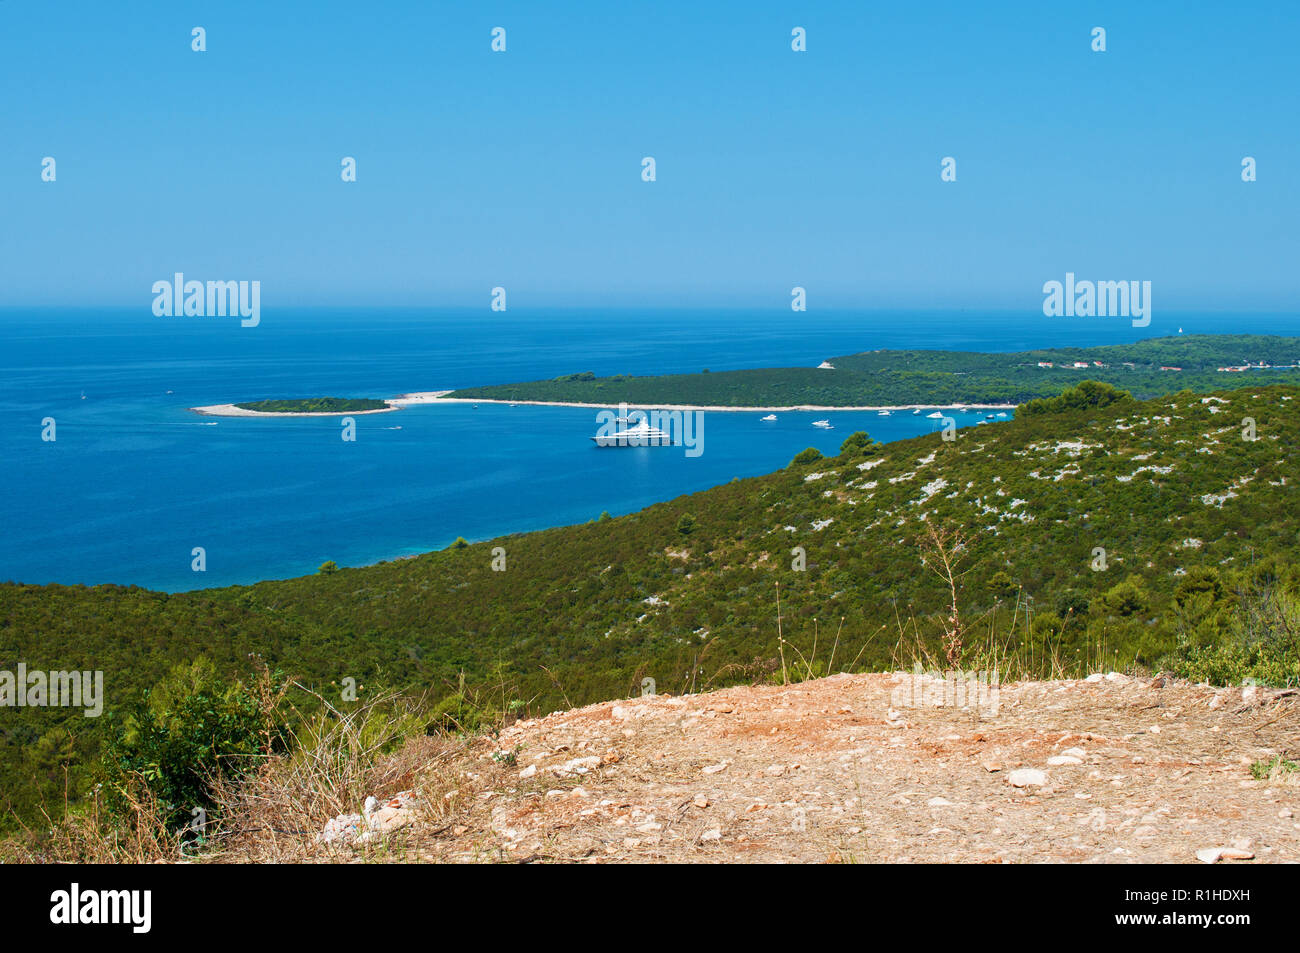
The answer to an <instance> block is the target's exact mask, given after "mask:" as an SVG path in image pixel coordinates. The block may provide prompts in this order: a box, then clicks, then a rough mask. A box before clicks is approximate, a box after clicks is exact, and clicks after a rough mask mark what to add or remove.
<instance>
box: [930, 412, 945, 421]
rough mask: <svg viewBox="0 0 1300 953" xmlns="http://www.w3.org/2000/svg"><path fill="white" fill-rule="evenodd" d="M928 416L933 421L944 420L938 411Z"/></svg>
mask: <svg viewBox="0 0 1300 953" xmlns="http://www.w3.org/2000/svg"><path fill="white" fill-rule="evenodd" d="M926 416H927V417H929V418H930V419H931V420H942V419H943V414H941V413H939V411H937V410H936V411H935V412H934V413H932V414H926Z"/></svg>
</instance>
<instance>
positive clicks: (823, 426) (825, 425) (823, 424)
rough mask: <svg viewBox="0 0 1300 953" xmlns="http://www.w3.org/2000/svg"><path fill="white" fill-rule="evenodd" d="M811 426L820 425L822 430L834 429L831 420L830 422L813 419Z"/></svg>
mask: <svg viewBox="0 0 1300 953" xmlns="http://www.w3.org/2000/svg"><path fill="white" fill-rule="evenodd" d="M813 426H814V427H820V428H821V429H822V430H832V429H834V428H832V427H831V422H830V421H829V420H814V421H813Z"/></svg>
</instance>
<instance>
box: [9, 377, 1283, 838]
mask: <svg viewBox="0 0 1300 953" xmlns="http://www.w3.org/2000/svg"><path fill="white" fill-rule="evenodd" d="M1236 379H1238V380H1239V379H1240V378H1236ZM1081 395H1082V396H1081ZM1089 395H1091V396H1089ZM1109 396H1113V395H1109ZM1104 399H1108V395H1107V394H1106V390H1105V389H1104V388H1099V389H1098V388H1094V389H1092V390H1091V391H1087V392H1076V393H1075V394H1074V395H1073V396H1072V397H1070V398H1069V399H1066V400H1063V401H1059V402H1046V403H1045V404H1043V405H1040V406H1037V407H1035V408H1034V409H1035V410H1036V411H1037V412H1027V413H1022V414H1020V415H1019V416H1018V418H1017V419H1015V420H1011V421H1008V422H1005V423H997V424H991V425H986V426H979V427H974V428H969V429H966V430H962V431H960V432H958V434H957V439H956V440H955V441H953V442H945V441H944V440H943V439H942V438H941V435H939V434H933V435H927V436H922V437H917V438H914V439H910V440H903V441H899V442H897V443H893V444H890V445H888V446H879V445H873V444H871V443H870V442H869V441H866V440H862V439H861V438H859V439H857V440H853V439H852V438H851V439H850V441H848V442H847V443H848V447H847V450H846V452H845V453H844V454H843V455H842V456H840V457H836V458H817V455H816V453H815V451H814V452H813V453H810V454H806V455H801V457H804V456H806V457H807V458H809V459H807V460H806V462H800V463H797V464H792V465H791V466H790V467H788V468H786V469H784V470H782V471H779V472H777V473H773V474H770V475H767V476H762V477H756V478H752V479H747V480H736V481H733V482H731V483H728V484H725V485H723V486H720V487H716V488H714V489H711V490H707V491H705V492H702V493H697V494H692V495H689V496H683V497H680V498H678V499H675V500H671V501H669V502H665V503H661V504H658V505H655V506H651V507H649V508H647V509H645V510H642V511H640V512H637V513H633V514H630V515H628V516H624V517H619V518H617V519H609V518H602V519H600V520H593V521H592V522H590V523H587V524H582V525H576V526H570V527H563V528H558V529H551V530H546V531H543V532H536V533H529V534H523V535H516V536H510V537H505V538H502V539H498V540H493V541H490V542H482V543H476V544H471V545H464V544H459V545H457V546H454V547H451V548H449V549H447V550H444V551H441V552H436V553H430V554H426V555H423V556H420V557H418V558H414V559H409V560H399V561H394V562H388V563H381V564H379V565H375V566H370V567H365V568H358V569H338V570H333V571H322V572H321V573H319V574H317V575H313V576H307V577H303V578H298V579H290V580H283V581H274V582H264V583H259V584H257V585H253V586H241V587H231V588H226V589H217V590H205V591H199V592H192V593H179V594H166V593H159V592H151V591H148V590H144V589H140V588H138V587H119V586H96V587H84V586H58V585H47V586H35V585H16V584H4V585H0V657H2V658H3V659H4V661H3V662H0V668H6V669H10V670H12V668H13V667H14V665H15V663H16V660H22V661H25V662H26V663H27V665H28V667H29V669H35V668H45V669H59V670H72V669H102V670H103V671H104V673H105V691H106V695H107V698H108V701H107V706H106V707H107V709H108V713H106V714H105V715H104V717H102V718H99V719H88V718H83V717H82V716H81V713H80V712H79V711H72V710H67V709H6V710H5V711H4V720H3V721H2V722H0V749H2V750H0V790H2V791H3V792H4V797H5V800H6V802H7V803H8V804H9V805H10V806H12V807H14V808H16V809H19V810H20V811H21V812H22V814H23V815H24V816H26V817H27V818H29V819H30V818H31V817H33V806H34V805H35V803H36V802H37V801H38V800H39V799H41V798H45V799H48V800H49V801H50V802H51V803H57V802H59V801H61V799H62V794H63V791H64V789H65V783H66V785H67V789H68V790H69V791H70V792H71V794H72V796H73V798H74V799H75V797H76V796H77V794H78V793H79V792H81V791H83V790H84V789H85V788H86V787H87V786H88V785H90V784H91V783H93V780H94V765H95V763H96V753H97V752H98V751H99V750H100V747H101V745H102V744H103V742H104V740H105V738H106V737H108V736H110V735H112V733H113V732H115V731H117V730H118V729H119V726H120V723H121V722H120V715H121V713H122V712H123V711H125V710H126V709H127V708H128V707H129V706H130V705H132V704H133V703H134V702H135V700H136V699H137V698H138V697H139V695H140V693H141V692H142V691H143V690H144V689H146V688H148V687H149V686H151V685H153V684H154V683H155V682H157V681H158V680H159V679H160V678H161V677H162V676H163V675H164V674H165V673H166V672H167V671H168V669H169V668H170V667H171V666H172V665H173V664H175V663H177V662H180V661H184V660H188V659H192V658H195V657H198V656H206V657H208V658H210V659H212V660H213V662H215V663H216V665H217V667H218V668H219V669H221V670H223V671H225V672H227V673H233V674H241V675H246V674H247V673H248V672H249V671H250V669H252V668H253V667H254V666H255V665H256V664H258V663H259V662H265V663H266V664H268V665H270V666H272V667H273V668H276V669H279V670H282V671H284V672H286V673H288V674H290V675H292V676H294V677H296V678H297V679H298V680H300V681H301V682H302V683H303V684H305V685H307V686H308V687H311V688H314V689H316V690H318V691H320V692H322V693H323V694H326V695H328V696H330V697H332V698H337V697H338V686H339V685H340V684H341V683H342V680H343V679H345V678H347V677H352V678H355V679H356V680H357V683H358V685H359V686H360V691H361V694H362V696H363V697H365V696H367V695H368V694H373V693H374V692H376V691H378V690H379V689H380V688H381V687H385V686H389V687H395V688H403V689H424V690H428V691H429V692H430V693H431V694H432V695H434V696H450V695H452V694H454V693H455V692H457V691H458V685H459V684H460V683H461V679H462V677H463V679H464V682H465V684H466V685H468V686H470V687H481V686H492V687H493V689H492V690H493V692H494V693H498V694H499V696H500V698H499V701H500V703H501V704H502V705H505V704H508V703H509V702H511V701H513V700H519V701H521V702H523V703H524V704H525V706H526V708H527V709H528V710H529V711H532V712H539V711H545V710H548V709H552V708H557V707H568V706H569V705H579V704H583V703H586V702H591V701H594V700H598V699H603V698H609V697H618V696H625V695H629V694H636V693H638V692H639V686H640V684H641V680H642V679H643V678H646V677H650V678H653V679H655V681H656V683H657V686H658V688H659V690H660V691H669V692H674V693H676V692H682V691H689V690H692V689H695V690H703V689H704V688H705V687H714V686H718V685H725V684H730V683H735V682H747V681H751V680H753V679H755V678H769V677H773V675H772V673H773V672H774V671H775V670H776V668H777V665H778V659H779V658H780V657H781V655H782V654H784V656H785V658H786V661H787V663H788V664H790V665H791V666H794V665H797V664H798V662H797V659H798V658H799V657H800V655H802V656H803V657H804V658H808V659H812V658H815V659H816V663H815V664H814V665H810V666H808V667H807V671H811V672H813V673H816V672H823V673H824V672H825V671H826V670H827V668H828V667H829V666H828V663H829V662H830V658H829V655H830V651H831V644H832V640H835V642H834V644H835V658H834V666H833V669H834V670H841V669H845V668H849V667H852V668H853V669H855V670H863V669H880V668H882V667H894V666H901V665H906V664H909V663H910V660H911V659H912V657H913V655H914V653H915V652H916V651H917V650H916V645H915V643H918V642H919V643H920V645H921V646H922V647H923V650H924V651H926V652H930V653H936V654H941V653H942V640H943V636H944V632H945V628H946V627H947V626H946V620H947V619H948V617H949V613H950V609H949V605H948V600H949V594H948V590H947V587H946V585H945V584H944V582H943V581H942V580H941V579H940V578H939V577H938V576H937V575H936V574H935V573H934V572H931V571H929V568H932V567H934V566H935V565H936V556H937V553H936V552H935V551H934V550H933V549H927V544H926V540H927V538H928V537H929V531H928V529H927V522H928V524H929V525H930V526H932V527H934V528H935V530H936V532H938V533H939V534H940V536H941V537H944V538H946V539H947V542H948V544H949V546H948V549H949V552H950V553H951V554H954V555H955V556H956V558H957V560H958V570H957V572H958V576H959V578H958V586H959V606H960V618H961V620H962V624H963V626H964V629H965V637H964V640H963V646H962V651H961V655H960V661H961V664H963V665H966V666H979V665H984V666H989V665H991V664H998V665H1000V666H1002V667H1003V670H1004V671H1005V669H1006V667H1007V666H1011V667H1012V670H1013V671H1031V672H1038V673H1042V674H1047V673H1052V672H1061V671H1065V672H1082V671H1085V670H1095V669H1097V668H1104V669H1110V668H1116V669H1123V668H1125V667H1132V666H1139V667H1157V666H1163V667H1167V666H1176V667H1177V668H1178V670H1179V671H1181V672H1184V673H1186V674H1189V675H1192V676H1194V677H1198V678H1200V677H1206V678H1211V679H1214V680H1218V681H1225V680H1237V679H1239V678H1240V677H1242V676H1243V675H1244V674H1249V675H1253V676H1255V677H1259V678H1262V679H1265V680H1267V681H1270V682H1286V681H1292V682H1295V681H1300V663H1298V662H1297V659H1298V658H1300V655H1298V654H1297V650H1296V638H1297V636H1296V632H1300V609H1297V600H1296V598H1295V593H1296V590H1297V587H1298V586H1300V568H1297V565H1296V564H1297V563H1300V557H1297V543H1298V542H1300V506H1297V505H1296V499H1295V494H1296V489H1295V484H1296V477H1295V473H1294V465H1293V454H1294V452H1295V447H1296V445H1297V439H1298V438H1300V422H1298V421H1297V412H1296V411H1297V408H1300V388H1295V387H1263V386H1252V387H1248V388H1246V389H1243V390H1237V391H1231V392H1224V393H1221V394H1219V395H1217V396H1214V397H1203V396H1201V395H1193V394H1191V393H1186V392H1183V393H1178V394H1175V395H1173V396H1171V397H1165V398H1160V399H1157V400H1152V401H1148V402H1137V401H1134V400H1131V399H1127V398H1124V399H1120V400H1118V401H1117V402H1115V403H1111V404H1109V406H1104V407H1102V406H1098V405H1097V404H1098V403H1099V402H1101V401H1104ZM1252 432H1253V435H1254V436H1255V437H1256V438H1257V439H1254V440H1249V439H1245V438H1246V437H1248V436H1251V435H1252ZM949 534H960V536H961V538H960V539H956V538H949ZM497 547H500V548H502V549H504V558H505V569H504V571H495V570H494V569H493V562H494V558H495V557H499V556H500V555H501V554H500V552H497V553H494V549H495V548H497ZM796 547H800V548H802V550H803V551H804V552H805V554H806V567H805V570H804V571H796V569H794V568H792V562H794V561H796V560H798V559H799V556H798V554H797V553H794V552H792V550H794V549H795V548H796ZM1100 550H1104V554H1099V551H1100ZM923 559H925V560H927V562H926V563H923ZM497 565H500V561H499V559H498V561H497ZM323 568H324V567H323ZM331 568H332V567H331ZM778 584H779V588H780V632H781V633H782V634H783V635H784V637H785V639H787V640H788V643H789V644H788V645H780V644H778V608H777V596H778V592H777V589H778ZM815 640H816V642H817V648H816V650H815V651H814V648H813V646H814V641H815ZM900 643H901V645H900ZM776 677H779V672H778V674H777V676H776ZM65 764H66V765H70V766H71V767H70V770H69V772H68V774H67V776H66V778H65V774H64V769H63V765H65Z"/></svg>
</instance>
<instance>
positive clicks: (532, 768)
mask: <svg viewBox="0 0 1300 953" xmlns="http://www.w3.org/2000/svg"><path fill="white" fill-rule="evenodd" d="M536 773H537V765H535V764H530V765H529V766H528V767H526V768H524V769H523V770H522V771H520V772H519V777H520V778H531V777H532V776H533V775H534V774H536Z"/></svg>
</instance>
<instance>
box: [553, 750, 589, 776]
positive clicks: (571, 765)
mask: <svg viewBox="0 0 1300 953" xmlns="http://www.w3.org/2000/svg"><path fill="white" fill-rule="evenodd" d="M598 767H600V759H599V758H597V757H596V756H595V755H589V756H588V757H586V758H574V759H573V760H572V761H566V762H564V764H556V765H552V766H551V772H552V773H553V774H555V775H556V776H557V777H561V778H567V777H570V776H572V775H575V774H586V773H587V772H588V771H590V770H591V769H592V768H598Z"/></svg>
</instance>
